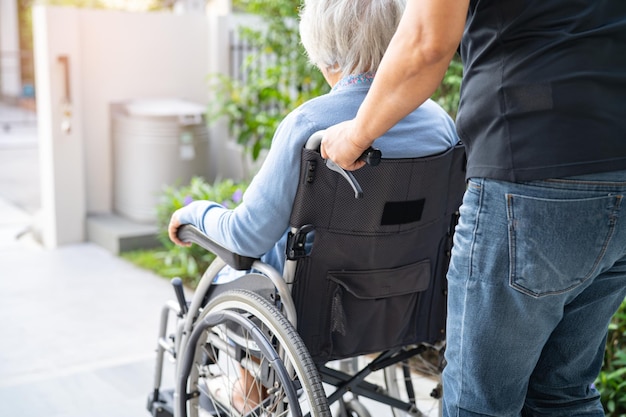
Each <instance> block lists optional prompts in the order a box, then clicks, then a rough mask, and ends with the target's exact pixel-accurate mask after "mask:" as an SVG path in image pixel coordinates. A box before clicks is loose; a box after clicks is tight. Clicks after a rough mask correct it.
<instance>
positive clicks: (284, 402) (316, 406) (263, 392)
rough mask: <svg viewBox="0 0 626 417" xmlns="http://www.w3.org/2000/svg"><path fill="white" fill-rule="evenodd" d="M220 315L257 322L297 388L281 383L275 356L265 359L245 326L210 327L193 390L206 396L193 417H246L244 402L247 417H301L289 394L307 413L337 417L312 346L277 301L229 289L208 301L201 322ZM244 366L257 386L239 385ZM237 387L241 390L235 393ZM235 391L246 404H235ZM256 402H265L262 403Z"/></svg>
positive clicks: (199, 350) (194, 404)
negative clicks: (282, 311) (249, 416)
mask: <svg viewBox="0 0 626 417" xmlns="http://www.w3.org/2000/svg"><path fill="white" fill-rule="evenodd" d="M220 312H236V313H237V314H240V315H242V316H244V317H246V318H247V319H249V320H250V321H251V322H252V323H254V325H255V326H256V327H257V329H258V330H260V331H261V333H262V335H263V336H264V338H265V340H267V341H268V342H269V343H270V344H271V345H272V347H273V350H275V352H276V353H277V354H278V356H279V357H280V360H281V361H282V365H284V368H285V369H286V370H287V374H288V375H289V377H290V378H291V380H290V382H291V387H287V386H285V384H284V383H283V382H281V381H280V380H279V379H280V378H279V377H278V376H277V374H278V373H277V371H275V369H276V368H277V366H275V365H273V364H272V363H271V362H270V360H271V358H268V357H266V356H264V354H263V353H262V352H261V349H259V345H258V343H256V342H255V341H254V340H253V338H252V337H251V335H250V333H249V331H248V330H245V329H244V328H243V327H242V326H235V325H232V324H226V325H224V324H221V325H219V326H215V327H214V328H210V329H207V330H206V331H205V332H204V335H203V337H201V339H200V342H199V343H198V344H197V346H196V353H195V357H194V366H193V367H192V370H191V373H190V376H189V379H188V385H187V386H188V392H192V393H200V395H199V396H197V397H195V398H190V399H189V401H188V408H187V409H188V415H189V416H191V417H205V416H206V417H208V416H217V415H219V416H220V417H222V416H233V417H240V416H241V415H242V413H241V412H240V411H241V410H240V408H241V404H244V406H245V407H247V408H246V409H245V411H247V412H248V414H247V415H257V416H259V415H263V416H268V417H270V416H271V417H275V416H281V417H282V416H292V417H300V416H298V415H297V414H298V412H296V413H294V412H293V411H292V410H293V409H294V408H291V409H290V405H291V406H293V404H289V399H288V398H289V395H288V394H289V393H292V394H293V392H296V393H297V396H294V395H291V398H296V399H297V401H298V405H299V409H300V410H302V415H307V413H310V415H311V416H312V417H331V414H330V410H329V407H328V400H327V398H326V395H325V393H324V389H323V387H322V382H321V379H320V377H319V373H318V371H317V368H316V367H315V365H314V363H313V361H312V359H311V356H310V355H309V352H308V350H307V348H306V346H305V345H304V343H303V342H302V339H301V338H300V335H299V334H298V333H297V331H296V330H295V329H294V327H293V326H292V324H291V323H290V322H289V321H288V320H287V319H286V318H285V316H284V315H283V314H282V313H281V312H280V311H279V310H278V309H277V308H276V307H275V306H274V305H273V304H272V303H270V302H269V301H268V300H266V299H265V298H263V297H262V296H260V295H258V294H256V293H254V292H251V291H247V290H240V289H236V290H232V291H227V292H225V293H223V294H221V295H219V296H217V297H215V299H213V300H211V301H209V302H208V303H207V305H206V306H205V307H204V308H203V310H202V312H201V314H200V317H199V318H198V321H200V320H202V319H203V318H204V317H208V316H210V315H212V316H215V315H219V314H220ZM263 336H261V337H263ZM257 337H258V335H257ZM251 358H253V359H251ZM242 364H243V365H242ZM240 366H247V367H248V368H249V369H250V371H249V372H248V373H246V374H243V375H244V376H245V377H250V375H254V378H250V380H253V381H255V382H254V383H252V384H247V385H248V386H247V387H246V388H245V389H243V388H242V387H241V384H239V385H237V384H238V383H237V382H236V381H237V380H240V379H243V378H242V373H241V371H240V369H241V368H240ZM233 386H235V387H239V388H240V389H239V390H238V391H237V389H235V390H233V388H232V387H233ZM291 388H293V389H291ZM242 391H246V392H245V393H242ZM232 392H239V394H240V395H238V399H239V400H240V401H243V403H241V402H240V403H239V404H238V406H239V407H235V406H233V401H232V398H233V396H232ZM192 397H193V396H192ZM252 398H257V399H258V398H263V400H262V401H261V404H260V405H259V404H258V402H257V401H253V400H252ZM237 408H239V410H238V409H237ZM295 409H298V407H296V408H295ZM214 410H218V411H217V412H216V411H214ZM250 410H252V411H250Z"/></svg>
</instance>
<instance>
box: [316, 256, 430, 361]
mask: <svg viewBox="0 0 626 417" xmlns="http://www.w3.org/2000/svg"><path fill="white" fill-rule="evenodd" d="M430 276H431V266H430V261H429V260H424V261H420V262H417V263H414V264H411V265H407V266H403V267H400V268H394V269H384V270H374V271H329V272H328V279H329V286H330V294H331V296H332V300H330V301H331V302H330V314H329V320H330V323H328V324H329V331H330V335H329V336H330V340H331V351H332V352H331V357H332V358H334V359H338V358H344V357H350V356H355V355H360V354H365V353H371V352H376V351H380V350H385V349H389V348H391V347H395V346H400V345H403V344H408V343H410V342H411V340H412V339H413V338H414V337H415V328H416V326H415V323H416V320H417V317H416V316H417V308H418V305H419V302H420V294H421V293H422V292H424V291H425V290H427V289H428V287H429V284H430Z"/></svg>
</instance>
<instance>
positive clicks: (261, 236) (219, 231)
mask: <svg viewBox="0 0 626 417" xmlns="http://www.w3.org/2000/svg"><path fill="white" fill-rule="evenodd" d="M309 134H310V127H309V123H308V120H302V119H299V118H298V117H294V116H293V115H290V116H287V117H286V118H285V119H284V120H283V121H282V122H281V124H280V125H279V127H278V129H277V130H276V134H275V135H274V138H273V140H272V146H271V148H270V150H269V152H268V154H267V157H266V159H265V161H264V162H263V165H262V167H261V169H260V170H259V172H258V173H257V174H256V175H255V177H254V179H253V180H252V182H251V183H250V186H249V187H248V189H247V190H246V192H245V193H244V195H243V200H242V203H241V204H240V205H239V206H238V207H236V208H235V209H233V210H229V209H226V208H224V207H222V206H221V205H220V204H217V203H214V202H211V201H206V200H202V201H194V202H192V203H191V204H189V205H188V206H185V207H183V208H182V209H179V210H177V211H176V212H174V214H173V215H172V217H171V219H170V224H169V227H168V233H169V237H170V239H171V240H172V241H173V242H174V243H176V244H179V245H180V244H181V243H182V242H181V241H180V240H178V239H177V237H176V233H177V230H178V228H179V227H180V226H181V224H193V225H194V226H196V227H197V228H198V229H200V230H201V231H202V232H203V233H204V234H206V235H207V236H208V237H210V238H211V239H212V240H214V241H215V242H217V243H218V244H219V245H221V246H223V247H225V248H226V249H228V250H230V251H232V252H235V253H237V254H239V255H244V256H251V257H260V256H262V255H264V254H265V253H266V252H268V251H269V250H270V249H271V248H272V247H273V246H274V245H275V244H276V242H277V241H278V240H279V239H280V238H281V237H282V236H283V235H284V233H285V232H286V231H287V228H288V227H289V216H290V214H291V207H292V205H293V200H294V198H295V194H296V191H297V187H298V178H299V171H300V153H301V150H302V144H303V143H304V140H306V139H302V138H308V135H309Z"/></svg>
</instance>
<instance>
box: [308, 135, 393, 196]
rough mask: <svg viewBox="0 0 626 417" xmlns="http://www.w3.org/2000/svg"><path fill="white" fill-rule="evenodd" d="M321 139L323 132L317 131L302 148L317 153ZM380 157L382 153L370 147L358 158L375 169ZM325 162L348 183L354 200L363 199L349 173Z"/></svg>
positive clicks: (330, 161) (329, 161)
mask: <svg viewBox="0 0 626 417" xmlns="http://www.w3.org/2000/svg"><path fill="white" fill-rule="evenodd" d="M323 137H324V131H323V130H319V131H317V132H315V133H313V134H312V135H311V137H309V139H308V140H307V142H306V144H305V145H304V147H305V148H306V149H311V150H315V151H318V152H319V150H320V145H321V143H322V138H323ZM381 157H382V153H381V152H380V150H379V149H376V148H373V147H371V146H370V147H369V148H367V149H366V150H365V152H363V154H362V155H361V156H360V157H359V161H364V162H365V163H366V164H367V165H370V166H373V167H375V166H376V165H378V164H380V159H381ZM325 161H326V167H328V168H329V169H332V170H333V171H335V172H338V173H339V174H341V176H342V177H344V178H345V179H346V180H347V181H348V183H349V184H350V186H351V187H352V189H353V190H354V198H362V197H363V189H362V188H361V185H359V183H358V181H357V180H356V178H354V175H352V173H351V172H350V171H346V170H345V169H343V168H341V167H340V166H339V165H337V164H336V163H335V162H333V161H332V160H330V159H326V160H325Z"/></svg>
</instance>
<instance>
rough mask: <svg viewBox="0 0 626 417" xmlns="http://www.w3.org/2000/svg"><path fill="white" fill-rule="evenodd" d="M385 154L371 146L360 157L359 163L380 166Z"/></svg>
mask: <svg viewBox="0 0 626 417" xmlns="http://www.w3.org/2000/svg"><path fill="white" fill-rule="evenodd" d="M382 156H383V154H382V152H381V151H380V149H376V148H372V147H371V146H370V147H369V148H367V149H366V150H365V152H363V154H362V155H361V156H360V157H359V161H365V163H366V164H367V165H370V166H373V167H375V166H377V165H378V164H380V159H381V158H382Z"/></svg>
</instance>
